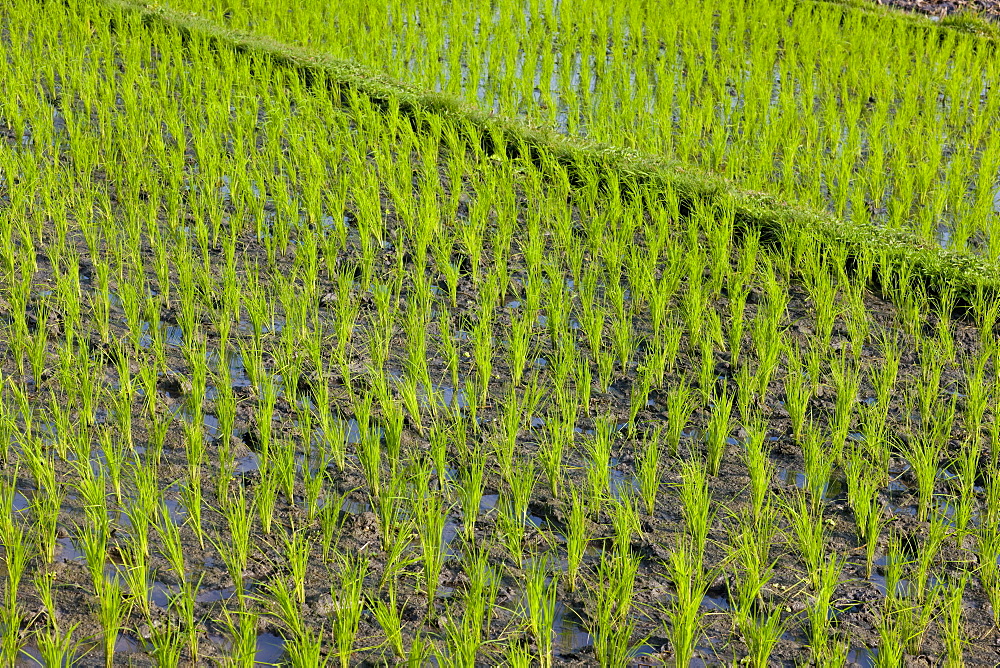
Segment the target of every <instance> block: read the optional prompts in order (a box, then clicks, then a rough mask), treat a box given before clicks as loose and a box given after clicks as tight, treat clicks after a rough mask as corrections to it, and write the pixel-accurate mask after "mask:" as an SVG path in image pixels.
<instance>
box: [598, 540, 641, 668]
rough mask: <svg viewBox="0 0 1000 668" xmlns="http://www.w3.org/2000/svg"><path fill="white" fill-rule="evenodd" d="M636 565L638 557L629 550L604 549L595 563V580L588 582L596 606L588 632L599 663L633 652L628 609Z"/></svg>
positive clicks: (624, 658)
mask: <svg viewBox="0 0 1000 668" xmlns="http://www.w3.org/2000/svg"><path fill="white" fill-rule="evenodd" d="M638 568H639V561H638V558H637V557H636V555H635V554H634V553H633V552H632V551H631V550H626V551H624V552H622V551H616V552H614V553H613V554H609V553H608V552H603V553H601V560H600V562H599V563H598V567H597V577H598V581H597V582H595V583H593V584H588V590H589V592H590V594H591V596H592V597H593V598H594V605H595V610H596V614H595V616H594V618H593V621H592V624H593V626H592V628H591V629H590V633H591V636H592V637H593V640H594V651H595V652H596V654H597V660H598V661H599V662H600V664H601V665H602V666H618V665H622V664H624V663H625V662H626V661H627V660H628V658H629V656H631V654H632V652H633V647H634V646H635V645H634V644H633V641H632V634H633V632H634V629H635V626H634V622H633V621H632V618H631V616H630V615H629V611H630V610H631V607H632V596H633V589H634V586H635V577H636V572H637V571H638Z"/></svg>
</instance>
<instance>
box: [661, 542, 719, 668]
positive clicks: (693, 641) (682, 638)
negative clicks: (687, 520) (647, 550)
mask: <svg viewBox="0 0 1000 668" xmlns="http://www.w3.org/2000/svg"><path fill="white" fill-rule="evenodd" d="M664 565H665V567H666V569H667V576H668V578H669V579H670V582H671V583H672V584H673V586H674V598H673V599H672V600H671V601H670V603H668V604H667V606H666V609H665V610H664V613H665V615H666V617H667V619H668V620H669V627H668V629H667V635H668V637H669V638H670V645H671V649H672V650H673V653H674V658H673V661H674V665H675V666H687V665H690V663H691V659H692V658H693V656H694V650H695V647H696V645H697V643H698V640H700V639H701V635H702V633H703V630H704V625H705V619H704V616H705V613H704V612H702V610H701V602H702V600H703V599H704V597H705V592H706V591H707V589H708V585H709V584H710V583H711V581H712V579H713V578H714V574H712V573H711V572H710V571H706V570H705V569H704V566H703V563H702V549H701V548H700V547H699V546H698V545H696V544H695V541H693V540H691V539H689V538H687V537H681V538H679V539H678V541H677V544H676V545H675V546H674V548H673V550H671V552H670V556H669V559H668V561H667V562H666V563H665V564H664Z"/></svg>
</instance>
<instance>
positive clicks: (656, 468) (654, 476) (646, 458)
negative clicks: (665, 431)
mask: <svg viewBox="0 0 1000 668" xmlns="http://www.w3.org/2000/svg"><path fill="white" fill-rule="evenodd" d="M661 438H662V428H659V427H658V428H657V429H656V430H655V431H654V432H653V433H652V434H650V435H649V436H648V437H647V438H646V439H645V444H644V445H643V449H642V453H641V455H640V456H639V458H638V464H637V467H636V478H637V479H638V481H639V494H640V496H641V497H642V500H643V503H644V504H645V506H646V513H647V514H649V515H652V514H653V513H654V512H655V511H656V497H657V494H658V493H659V491H660V486H661V484H662V477H661V475H660V470H661V460H662V458H663V452H662V450H661V449H660V440H661Z"/></svg>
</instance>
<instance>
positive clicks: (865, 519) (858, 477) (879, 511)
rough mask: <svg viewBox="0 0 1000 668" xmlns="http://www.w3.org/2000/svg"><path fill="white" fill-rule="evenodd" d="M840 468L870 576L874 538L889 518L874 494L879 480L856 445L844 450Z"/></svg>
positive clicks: (873, 559) (875, 541)
mask: <svg viewBox="0 0 1000 668" xmlns="http://www.w3.org/2000/svg"><path fill="white" fill-rule="evenodd" d="M844 472H845V473H846V474H847V501H848V504H849V505H850V506H851V512H853V513H854V521H855V532H856V533H857V536H858V541H859V542H860V543H861V544H862V545H864V548H865V572H866V575H867V577H871V574H872V566H873V564H874V562H875V550H876V548H877V547H878V539H879V536H881V534H882V529H883V528H885V526H886V525H887V524H888V521H889V518H888V517H887V516H886V514H885V512H884V511H883V508H882V503H881V501H880V500H879V497H878V492H879V485H880V482H881V480H880V478H879V477H877V474H876V473H875V472H873V471H872V470H871V469H870V468H869V466H868V465H867V462H866V461H865V459H864V453H863V452H861V451H860V448H851V450H850V451H849V452H848V454H847V458H846V465H845V467H844Z"/></svg>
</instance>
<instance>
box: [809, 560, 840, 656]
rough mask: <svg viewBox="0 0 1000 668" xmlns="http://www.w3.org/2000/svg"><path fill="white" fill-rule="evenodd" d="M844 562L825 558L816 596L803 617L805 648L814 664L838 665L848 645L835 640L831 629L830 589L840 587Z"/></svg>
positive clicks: (831, 597)
mask: <svg viewBox="0 0 1000 668" xmlns="http://www.w3.org/2000/svg"><path fill="white" fill-rule="evenodd" d="M843 568H844V559H843V558H842V557H840V556H838V555H835V554H834V555H827V557H826V559H825V561H824V562H823V564H822V566H821V567H820V570H819V573H818V574H817V577H816V595H815V598H814V599H813V600H812V603H811V605H810V606H809V608H808V610H807V612H806V616H807V619H808V622H809V647H810V650H811V651H812V656H813V660H814V661H815V662H816V663H817V664H829V665H838V664H842V663H843V662H844V661H845V660H846V659H847V650H848V645H847V643H845V642H844V641H843V639H841V638H838V637H836V634H835V633H834V630H833V628H832V622H831V619H832V614H831V612H832V607H831V603H832V600H833V595H834V590H835V589H836V588H837V585H838V584H840V581H841V574H842V571H843Z"/></svg>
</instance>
